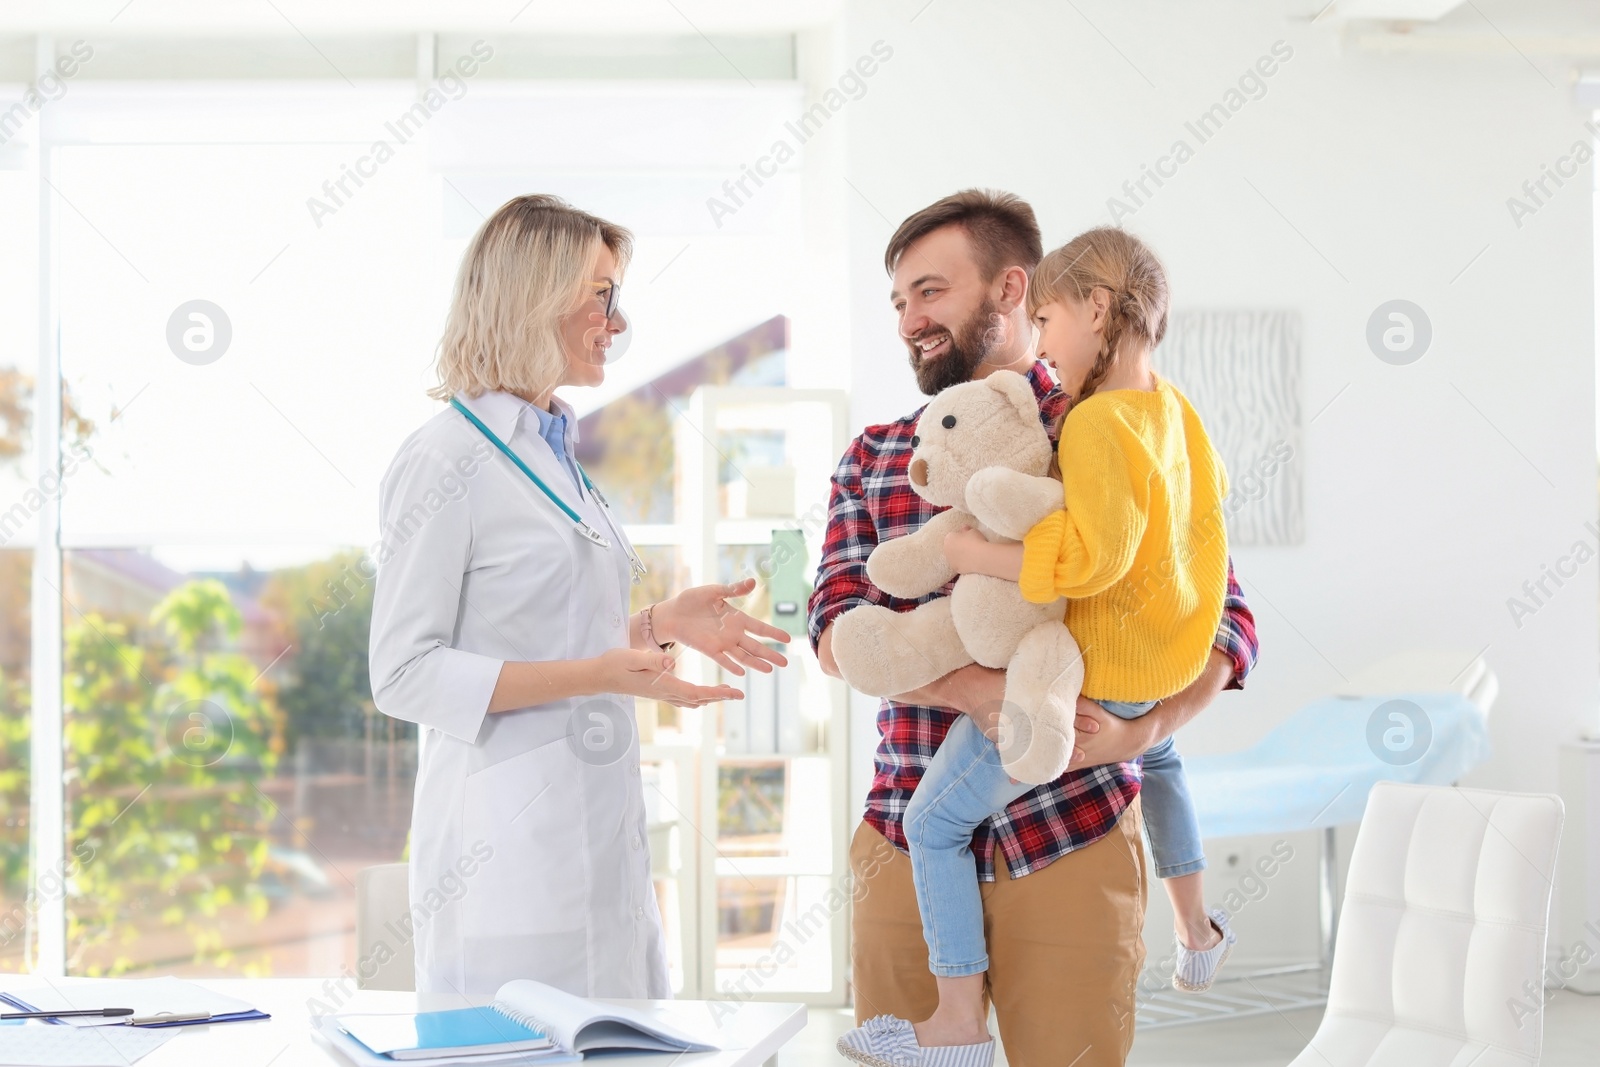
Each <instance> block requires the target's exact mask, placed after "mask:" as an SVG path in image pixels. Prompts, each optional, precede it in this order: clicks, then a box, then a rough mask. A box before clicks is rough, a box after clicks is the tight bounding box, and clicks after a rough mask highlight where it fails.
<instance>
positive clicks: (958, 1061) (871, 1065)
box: [839, 1015, 994, 1067]
mask: <svg viewBox="0 0 1600 1067" xmlns="http://www.w3.org/2000/svg"><path fill="white" fill-rule="evenodd" d="M839 1051H840V1053H842V1054H843V1055H844V1056H845V1058H846V1059H851V1060H854V1061H855V1062H857V1063H863V1064H866V1067H994V1038H992V1037H991V1038H990V1039H989V1040H987V1041H985V1042H983V1043H982V1044H978V1045H936V1046H933V1047H932V1048H923V1047H922V1046H921V1045H919V1044H917V1034H916V1031H915V1030H913V1029H912V1028H911V1024H910V1023H908V1022H906V1021H905V1020H904V1019H899V1018H896V1017H895V1016H893V1015H878V1016H875V1017H873V1018H871V1019H868V1020H867V1021H866V1022H864V1023H862V1024H861V1025H860V1026H858V1027H856V1028H855V1029H854V1030H851V1031H850V1032H849V1033H847V1034H845V1035H844V1036H843V1037H841V1038H840V1039H839Z"/></svg>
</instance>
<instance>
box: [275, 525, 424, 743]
mask: <svg viewBox="0 0 1600 1067" xmlns="http://www.w3.org/2000/svg"><path fill="white" fill-rule="evenodd" d="M371 572H372V563H371V560H369V559H366V558H364V557H363V555H362V554H361V553H360V552H356V551H345V552H340V553H337V554H336V555H334V556H332V557H330V558H328V559H326V560H319V561H318V562H316V563H312V564H309V565H307V566H304V567H296V568H290V569H285V570H280V571H277V572H275V573H274V574H273V575H272V578H271V580H270V582H269V583H268V585H267V587H266V588H265V589H264V590H263V591H262V595H261V603H262V606H263V607H265V608H266V609H267V610H268V611H270V612H272V613H273V614H274V615H276V616H277V617H278V618H280V619H286V620H288V624H289V627H290V630H291V636H290V640H291V641H292V642H293V643H294V653H293V658H292V661H291V663H292V671H293V677H292V678H291V679H290V680H288V681H286V682H285V683H284V684H283V687H282V688H281V689H280V690H279V692H278V697H277V702H278V705H279V707H281V708H282V709H283V711H284V714H285V716H286V717H287V729H286V733H287V737H286V745H287V750H288V751H291V752H292V751H294V746H295V743H296V742H297V741H298V740H299V739H300V738H302V737H343V738H352V737H362V736H364V735H365V734H366V730H367V724H366V719H367V717H368V716H369V715H372V714H374V713H375V710H374V708H373V704H372V682H371V680H370V678H369V677H368V675H367V638H368V635H369V634H370V633H371V630H372V593H373V581H372V579H371V578H370V577H369V576H368V575H370V574H371ZM406 726H407V727H408V729H414V727H410V724H406Z"/></svg>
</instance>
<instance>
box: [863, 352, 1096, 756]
mask: <svg viewBox="0 0 1600 1067" xmlns="http://www.w3.org/2000/svg"><path fill="white" fill-rule="evenodd" d="M911 447H912V453H911V464H910V467H909V469H908V472H907V473H908V475H909V477H910V480H911V488H912V490H913V491H914V492H915V493H916V494H917V495H918V496H920V497H922V499H924V500H926V501H927V502H928V503H930V504H934V505H937V506H939V507H943V508H946V509H948V510H945V511H941V512H940V513H938V514H937V515H935V516H934V517H933V518H932V519H930V520H928V522H927V523H925V524H924V525H923V526H922V527H921V528H920V529H918V530H917V531H915V532H914V533H910V534H907V535H905V536H904V537H896V538H893V539H892V540H888V541H884V542H882V543H880V544H879V545H878V546H877V547H876V548H874V549H873V550H872V555H871V556H870V557H868V559H867V577H868V578H869V579H871V581H872V584H873V585H875V586H877V587H878V588H879V589H881V590H883V591H884V592H885V593H888V594H890V595H891V596H895V597H901V598H905V599H915V598H917V597H922V596H926V595H927V594H929V593H932V592H934V591H935V590H937V589H939V588H940V587H942V586H943V585H945V583H947V582H949V581H950V580H951V579H952V578H956V582H955V586H954V588H953V589H952V590H951V592H950V595H949V596H945V597H939V598H938V599H936V600H931V601H928V602H927V603H925V604H922V605H920V606H918V607H916V608H914V609H913V610H911V611H906V612H895V611H893V610H891V609H889V608H886V607H882V606H879V605H863V606H860V607H856V608H852V609H850V610H849V611H846V612H844V613H843V614H841V615H840V616H839V617H838V619H837V620H836V621H835V622H834V624H833V656H834V660H835V662H837V663H838V665H839V672H840V673H841V674H842V675H843V676H844V679H845V681H847V682H848V683H849V684H850V685H851V687H852V688H854V689H857V690H859V691H860V692H863V693H866V694H868V695H869V696H880V697H882V696H893V695H895V694H898V693H905V692H909V691H911V690H913V689H917V688H920V687H921V686H924V685H927V684H928V683H930V682H932V681H934V680H935V679H937V678H940V677H943V676H944V675H946V674H948V673H950V672H951V671H953V670H955V669H957V668H958V667H963V666H965V665H967V664H969V663H974V662H976V663H981V664H983V665H984V666H985V667H994V668H1003V669H1004V670H1005V672H1006V685H1005V704H1004V706H1003V712H1004V714H1003V715H1002V719H1001V730H1000V734H1001V736H1000V738H999V740H998V741H997V745H998V747H999V750H1000V759H1001V763H1002V765H1003V766H1004V767H1005V770H1006V773H1008V774H1009V775H1010V776H1011V777H1012V778H1015V779H1016V780H1017V781H1019V782H1027V783H1029V784H1041V783H1044V782H1050V781H1054V780H1055V779H1056V778H1057V777H1058V776H1059V775H1060V774H1061V773H1062V772H1063V771H1064V770H1066V767H1067V763H1068V761H1069V760H1070V758H1071V756H1072V748H1073V735H1074V731H1073V716H1074V714H1075V713H1076V705H1077V697H1078V692H1079V690H1080V689H1081V687H1082V685H1083V657H1082V655H1081V654H1080V653H1079V650H1078V644H1077V642H1076V641H1074V640H1073V638H1072V634H1071V632H1069V631H1068V629H1067V626H1066V622H1065V617H1066V605H1065V601H1063V600H1061V599H1057V600H1054V601H1052V602H1051V603H1048V604H1034V603H1031V602H1029V601H1028V600H1026V599H1024V598H1023V596H1022V591H1021V589H1020V588H1019V587H1018V585H1017V583H1016V582H1011V581H1005V580H1004V579H1000V578H993V577H990V576H988V575H985V574H964V575H961V576H960V577H959V578H957V577H956V574H955V571H954V570H952V569H951V567H950V564H949V562H948V561H947V560H946V559H945V555H944V538H945V535H946V534H949V533H952V532H954V531H956V530H958V529H960V528H961V527H962V526H971V527H973V528H974V529H976V530H977V531H978V532H979V533H981V534H983V536H984V537H985V538H987V539H988V540H990V541H994V542H1000V543H1005V544H1015V543H1017V542H1020V541H1021V540H1022V538H1023V537H1024V536H1025V535H1026V534H1027V532H1028V531H1029V530H1030V529H1032V528H1033V526H1034V524H1036V523H1037V522H1038V521H1039V520H1040V519H1043V518H1044V517H1045V516H1046V515H1049V514H1051V513H1052V512H1055V511H1059V510H1060V509H1061V506H1062V495H1061V494H1062V490H1061V483H1060V482H1059V481H1057V480H1055V479H1053V478H1050V477H1048V476H1047V472H1048V471H1049V468H1050V456H1051V451H1052V449H1051V445H1050V438H1049V435H1048V434H1047V433H1046V432H1045V429H1044V426H1043V425H1042V424H1041V423H1040V420H1039V405H1038V401H1037V400H1036V399H1035V398H1034V393H1033V387H1032V385H1030V384H1029V382H1028V380H1027V379H1026V378H1024V377H1023V376H1022V375H1020V374H1017V373H1015V372H1012V371H994V372H991V373H990V374H988V375H987V376H985V377H983V378H980V379H978V380H976V381H971V382H965V383H963V384H961V385H955V386H951V387H950V388H948V389H945V390H943V391H942V392H940V393H939V394H938V395H937V396H935V397H934V398H933V400H931V401H930V402H929V403H928V406H927V407H926V408H924V409H923V412H922V414H921V416H919V417H918V419H917V424H916V427H915V436H913V437H912V438H911Z"/></svg>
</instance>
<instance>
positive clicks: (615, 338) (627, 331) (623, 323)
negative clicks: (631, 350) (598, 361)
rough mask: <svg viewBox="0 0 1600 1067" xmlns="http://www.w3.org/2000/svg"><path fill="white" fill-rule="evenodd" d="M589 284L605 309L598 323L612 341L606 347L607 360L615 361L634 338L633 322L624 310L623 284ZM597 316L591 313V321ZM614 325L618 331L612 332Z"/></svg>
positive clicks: (608, 361) (607, 361) (609, 361)
mask: <svg viewBox="0 0 1600 1067" xmlns="http://www.w3.org/2000/svg"><path fill="white" fill-rule="evenodd" d="M589 285H590V286H591V287H593V289H594V295H595V298H596V300H597V301H598V302H599V304H600V306H601V307H602V308H604V309H605V310H604V311H603V312H601V313H600V314H603V315H604V317H603V318H600V319H599V322H598V323H597V325H598V326H599V328H600V329H601V331H603V332H604V333H605V335H606V336H607V338H608V339H609V341H610V343H609V344H608V345H607V346H606V349H605V362H606V363H615V362H616V361H617V360H618V359H620V358H622V354H623V353H624V352H626V351H627V350H628V344H629V343H630V342H631V341H632V340H633V324H632V323H631V322H629V321H628V316H627V315H626V314H624V313H623V310H622V286H621V285H620V284H618V283H617V282H590V283H589ZM597 317H598V316H597V315H590V316H589V321H591V322H594V321H595V320H596V318H597ZM614 327H615V328H617V332H616V333H612V332H611V330H612V328H614Z"/></svg>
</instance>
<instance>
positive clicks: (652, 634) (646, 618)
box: [640, 604, 678, 652]
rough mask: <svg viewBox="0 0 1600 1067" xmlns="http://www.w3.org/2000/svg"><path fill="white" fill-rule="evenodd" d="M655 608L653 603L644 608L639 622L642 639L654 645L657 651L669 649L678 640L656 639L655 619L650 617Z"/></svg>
mask: <svg viewBox="0 0 1600 1067" xmlns="http://www.w3.org/2000/svg"><path fill="white" fill-rule="evenodd" d="M655 610H656V606H655V605H654V604H651V605H650V606H649V607H647V608H645V609H644V612H643V618H642V619H641V620H640V621H641V623H642V624H643V625H642V629H643V631H644V639H645V640H646V641H648V642H649V643H650V644H652V645H655V646H656V649H657V650H658V651H661V652H668V651H671V649H672V648H673V646H675V645H676V644H677V643H678V642H676V641H666V642H662V641H658V640H656V628H655V620H654V618H653V617H652V614H653V612H654V611H655Z"/></svg>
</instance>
